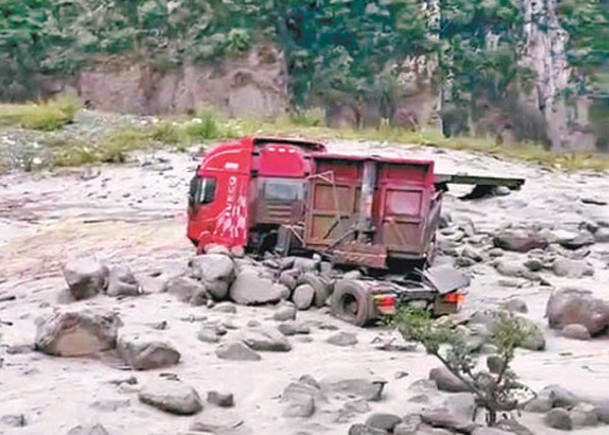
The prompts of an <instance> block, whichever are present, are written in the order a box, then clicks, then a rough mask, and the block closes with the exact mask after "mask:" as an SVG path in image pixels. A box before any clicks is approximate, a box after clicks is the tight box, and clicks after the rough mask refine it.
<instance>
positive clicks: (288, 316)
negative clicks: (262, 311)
mask: <svg viewBox="0 0 609 435" xmlns="http://www.w3.org/2000/svg"><path fill="white" fill-rule="evenodd" d="M273 319H274V320H277V321H279V322H284V321H286V320H295V319H296V308H294V306H293V305H282V306H281V307H279V308H278V309H277V311H275V312H274V313H273Z"/></svg>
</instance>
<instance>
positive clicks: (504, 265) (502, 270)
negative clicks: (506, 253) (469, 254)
mask: <svg viewBox="0 0 609 435" xmlns="http://www.w3.org/2000/svg"><path fill="white" fill-rule="evenodd" d="M495 269H496V270H497V272H498V273H499V274H500V275H503V276H508V277H511V278H524V277H526V276H529V274H530V273H531V271H530V270H529V269H527V268H526V267H524V266H523V265H522V264H520V263H518V262H516V261H508V260H497V261H496V262H495Z"/></svg>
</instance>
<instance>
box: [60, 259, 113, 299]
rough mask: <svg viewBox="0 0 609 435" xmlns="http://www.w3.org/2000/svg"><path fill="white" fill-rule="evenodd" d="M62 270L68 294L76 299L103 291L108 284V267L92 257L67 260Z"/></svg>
mask: <svg viewBox="0 0 609 435" xmlns="http://www.w3.org/2000/svg"><path fill="white" fill-rule="evenodd" d="M62 270H63V275H64V278H65V280H66V283H67V284H68V289H69V292H70V295H71V297H72V298H73V299H74V300H77V301H78V300H82V299H88V298H91V297H93V296H96V295H98V294H100V293H103V292H104V291H105V290H106V286H107V285H108V275H109V273H110V271H109V269H108V267H107V266H106V265H105V264H103V263H102V262H101V261H99V260H98V259H96V258H93V257H84V258H77V259H74V260H69V261H67V262H66V263H64V264H63V266H62Z"/></svg>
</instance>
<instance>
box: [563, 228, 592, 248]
mask: <svg viewBox="0 0 609 435" xmlns="http://www.w3.org/2000/svg"><path fill="white" fill-rule="evenodd" d="M556 242H557V243H558V244H559V245H560V246H562V247H563V248H567V249H572V250H575V249H579V248H583V247H584V246H589V245H593V244H594V242H595V239H594V235H593V234H592V233H590V232H589V231H582V232H580V233H578V234H573V235H571V236H569V237H564V238H559V239H558V240H557V241H556Z"/></svg>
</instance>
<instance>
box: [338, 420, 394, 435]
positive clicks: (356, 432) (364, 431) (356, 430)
mask: <svg viewBox="0 0 609 435" xmlns="http://www.w3.org/2000/svg"><path fill="white" fill-rule="evenodd" d="M347 434H348V435H387V431H385V430H380V429H375V428H373V427H370V426H368V425H365V424H360V423H358V424H354V425H353V426H351V427H350V428H349V432H348V433H347Z"/></svg>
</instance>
